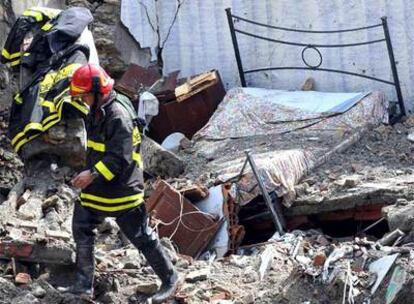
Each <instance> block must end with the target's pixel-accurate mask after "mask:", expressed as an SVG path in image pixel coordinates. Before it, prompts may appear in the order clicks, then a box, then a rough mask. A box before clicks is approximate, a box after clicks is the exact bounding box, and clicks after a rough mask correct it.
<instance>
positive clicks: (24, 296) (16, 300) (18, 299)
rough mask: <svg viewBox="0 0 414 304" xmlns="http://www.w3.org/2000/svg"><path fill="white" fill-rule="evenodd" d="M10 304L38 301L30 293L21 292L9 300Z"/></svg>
mask: <svg viewBox="0 0 414 304" xmlns="http://www.w3.org/2000/svg"><path fill="white" fill-rule="evenodd" d="M9 303H10V304H28V303H30V304H38V303H40V301H39V300H38V299H37V298H36V297H35V296H34V295H33V294H31V293H29V292H28V293H23V294H20V295H19V296H17V297H15V298H14V299H13V300H11V301H10V302H9Z"/></svg>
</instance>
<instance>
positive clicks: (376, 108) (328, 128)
mask: <svg viewBox="0 0 414 304" xmlns="http://www.w3.org/2000/svg"><path fill="white" fill-rule="evenodd" d="M255 90H256V92H253V93H252V89H251V88H248V89H246V88H236V89H232V90H230V91H229V92H228V93H227V94H226V96H225V98H224V100H223V102H222V103H221V104H220V106H219V107H218V109H217V110H216V112H215V113H214V115H213V116H212V117H211V119H210V120H209V122H208V123H207V124H206V126H205V127H203V128H202V129H201V130H200V131H199V132H198V133H197V134H196V135H195V136H194V137H193V140H194V141H195V142H196V144H195V146H194V150H195V154H196V155H199V156H200V157H203V158H204V159H207V160H208V163H207V165H206V166H205V167H203V170H204V171H206V170H207V171H209V172H215V174H216V178H217V179H218V180H219V181H221V182H225V181H228V180H231V179H234V178H235V177H237V176H238V175H239V174H240V170H241V167H242V165H243V163H244V160H245V154H244V151H245V150H249V151H250V154H251V155H252V156H253V158H254V160H255V162H256V165H257V167H258V171H259V174H260V176H261V177H262V180H263V181H264V184H265V186H266V188H267V190H268V191H269V192H271V191H276V193H277V195H278V196H280V197H282V198H283V203H284V205H285V206H286V207H289V206H291V204H292V202H293V201H294V199H295V197H296V193H295V188H294V186H295V185H296V184H297V183H298V182H299V181H300V179H301V178H302V177H303V176H305V175H306V174H307V173H308V172H310V171H311V170H312V169H313V168H315V167H316V166H318V165H321V164H322V163H324V162H326V161H327V160H328V159H329V158H330V155H332V154H333V153H335V152H338V151H341V150H344V149H346V148H347V147H349V146H351V145H352V144H354V143H355V142H356V141H358V140H359V138H361V137H362V136H363V135H364V134H365V133H366V132H368V130H369V129H370V128H371V127H372V126H375V125H378V124H380V123H388V103H387V101H386V98H385V96H384V94H383V93H381V92H370V93H352V94H348V95H346V94H343V93H335V94H342V97H344V96H345V97H344V98H340V99H337V100H336V101H330V102H329V105H328V106H323V105H313V109H311V108H306V106H304V104H306V103H308V105H312V104H314V103H317V102H318V100H320V101H325V102H327V101H326V100H327V98H328V99H329V98H336V97H337V96H335V94H333V93H326V95H324V94H325V93H322V92H288V91H283V96H284V97H283V98H284V100H285V101H283V102H280V100H275V99H272V98H270V97H271V96H276V95H280V93H281V92H282V91H276V90H275V91H274V92H272V91H271V90H267V91H266V92H263V91H262V92H260V93H261V94H257V90H261V89H255ZM263 93H265V94H263ZM289 94H292V96H294V98H292V99H291V100H293V99H296V101H295V103H296V104H298V103H300V104H301V106H298V107H294V106H292V104H290V105H288V104H287V103H286V100H289V96H288V95H289ZM298 96H301V97H300V98H301V99H302V100H303V102H301V101H300V100H299V101H298V99H297V97H298ZM315 96H317V97H318V96H319V97H318V98H319V99H318V98H317V99H315ZM338 96H339V95H338ZM286 98H287V99H286ZM315 109H316V110H315ZM318 109H319V110H318ZM338 109H339V110H338ZM189 170H190V171H191V170H192V169H191V166H190V169H189ZM194 170H197V169H194ZM193 173H194V174H193V175H196V174H197V173H196V172H193ZM198 174H202V172H198ZM236 190H237V191H236ZM233 194H234V195H236V197H237V198H238V199H239V202H240V203H241V204H245V203H248V202H249V201H250V200H251V199H253V198H254V197H256V196H257V195H258V194H259V188H258V187H257V181H256V179H255V178H254V176H253V174H252V172H251V169H250V168H249V167H247V168H246V170H245V172H244V174H243V175H242V178H241V179H240V180H239V181H238V182H237V183H236V184H235V188H234V193H233Z"/></svg>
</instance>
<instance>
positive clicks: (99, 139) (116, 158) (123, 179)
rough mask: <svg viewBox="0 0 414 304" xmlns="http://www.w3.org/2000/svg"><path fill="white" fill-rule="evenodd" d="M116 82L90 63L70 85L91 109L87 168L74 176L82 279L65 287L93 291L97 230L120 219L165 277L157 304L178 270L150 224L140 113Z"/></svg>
mask: <svg viewBox="0 0 414 304" xmlns="http://www.w3.org/2000/svg"><path fill="white" fill-rule="evenodd" d="M113 85H114V81H113V79H111V78H110V77H109V76H108V74H107V73H106V72H105V71H104V70H103V69H102V68H101V67H99V66H97V65H91V64H88V65H84V66H82V67H80V68H79V69H77V70H76V71H75V73H74V74H73V77H72V80H71V84H70V94H71V96H72V98H78V99H80V100H82V102H83V103H84V104H86V105H87V106H89V108H90V113H89V115H88V117H87V119H86V129H87V135H88V140H87V164H86V169H85V170H84V171H82V172H80V173H79V174H78V175H77V176H75V177H74V178H73V180H72V184H73V186H75V187H78V188H80V189H82V191H81V195H80V203H79V204H76V205H75V210H74V214H73V221H72V230H73V237H74V240H75V243H76V266H77V270H78V280H77V282H76V283H75V284H74V285H73V286H71V287H69V288H66V291H69V292H73V293H79V294H87V295H89V296H91V295H92V294H93V276H94V268H95V266H94V240H95V235H94V232H93V230H94V229H95V228H96V227H97V225H99V224H100V223H102V221H103V220H104V219H105V217H115V218H116V222H117V224H118V225H119V227H120V229H121V231H122V232H123V233H124V234H125V235H126V236H127V238H128V239H129V240H130V241H131V243H132V244H133V245H135V247H137V249H139V250H140V251H141V252H142V253H143V254H144V256H145V258H146V259H147V261H148V263H149V265H150V266H151V267H152V268H153V270H154V272H155V273H156V274H157V275H158V277H159V278H160V279H161V282H162V285H161V288H160V290H159V291H158V292H157V293H156V294H155V295H153V296H152V303H162V302H163V301H165V300H167V299H168V298H169V297H171V296H172V295H173V293H174V292H175V290H176V288H177V285H178V274H177V272H176V270H175V269H174V267H173V265H172V263H171V261H170V259H169V258H168V256H167V255H166V253H165V252H164V250H163V249H162V247H161V245H160V242H159V239H158V236H157V235H156V233H155V232H154V231H153V230H152V229H151V227H149V225H148V217H147V213H146V210H145V206H144V193H143V190H144V180H143V164H142V160H141V155H140V149H139V147H140V143H141V137H140V134H139V130H138V125H137V119H136V114H135V113H136V112H135V111H134V108H133V106H132V104H131V102H130V100H129V99H128V98H127V97H126V96H124V95H122V94H119V93H118V92H116V91H114V90H113Z"/></svg>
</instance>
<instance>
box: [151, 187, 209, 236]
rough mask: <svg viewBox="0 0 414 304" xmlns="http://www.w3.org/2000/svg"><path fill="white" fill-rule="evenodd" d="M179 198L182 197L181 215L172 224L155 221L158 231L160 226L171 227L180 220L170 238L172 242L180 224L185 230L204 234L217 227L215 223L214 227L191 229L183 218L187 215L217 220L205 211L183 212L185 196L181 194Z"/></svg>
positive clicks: (156, 219)
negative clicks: (198, 215)
mask: <svg viewBox="0 0 414 304" xmlns="http://www.w3.org/2000/svg"><path fill="white" fill-rule="evenodd" d="M179 196H180V214H179V215H178V216H177V217H175V218H174V219H172V220H171V221H170V222H163V221H162V220H160V219H158V218H155V221H156V224H155V225H156V229H157V230H158V226H159V225H160V224H161V225H164V226H170V225H172V224H174V222H175V221H177V220H178V221H177V225H176V227H175V228H174V230H173V232H172V233H171V235H170V236H169V240H171V239H172V238H173V237H174V235H175V234H176V233H177V231H178V228H179V226H180V224H181V225H182V226H183V227H184V228H186V229H187V230H189V231H191V232H203V231H207V230H210V229H212V228H214V227H215V226H216V223H214V224H213V225H210V226H208V227H205V228H203V229H193V228H191V227H189V226H188V225H186V224H185V223H184V221H183V217H184V216H187V215H191V214H203V215H206V216H208V217H210V218H211V219H213V220H215V219H216V218H215V217H214V216H213V215H211V214H210V213H207V212H204V211H201V210H198V211H189V212H183V211H184V198H183V195H182V194H181V193H179Z"/></svg>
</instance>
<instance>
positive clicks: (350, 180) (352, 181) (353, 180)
mask: <svg viewBox="0 0 414 304" xmlns="http://www.w3.org/2000/svg"><path fill="white" fill-rule="evenodd" d="M358 182H359V178H358V177H356V176H348V177H346V178H345V180H344V187H345V188H355V187H356V185H357V184H358Z"/></svg>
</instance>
